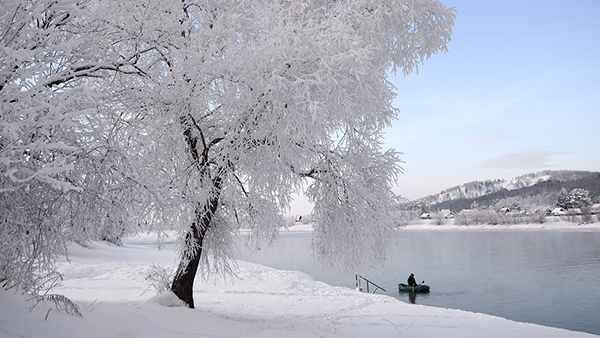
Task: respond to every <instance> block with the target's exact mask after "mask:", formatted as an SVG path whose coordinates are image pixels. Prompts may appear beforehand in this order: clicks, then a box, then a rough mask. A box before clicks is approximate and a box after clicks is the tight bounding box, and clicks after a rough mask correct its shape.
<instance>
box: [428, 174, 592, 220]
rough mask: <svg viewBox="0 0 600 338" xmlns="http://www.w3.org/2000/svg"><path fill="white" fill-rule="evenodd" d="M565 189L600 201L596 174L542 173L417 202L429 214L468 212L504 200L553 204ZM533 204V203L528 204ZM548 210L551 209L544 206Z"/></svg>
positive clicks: (464, 187)
mask: <svg viewBox="0 0 600 338" xmlns="http://www.w3.org/2000/svg"><path fill="white" fill-rule="evenodd" d="M562 188H566V189H567V190H571V189H573V188H583V189H586V190H588V191H589V192H590V196H591V197H592V199H593V200H595V201H597V200H598V198H600V172H590V171H572V170H546V171H541V172H538V173H531V174H526V175H523V176H519V177H516V178H514V179H512V180H503V179H497V180H488V181H474V182H469V183H465V184H462V185H459V186H456V187H453V188H449V189H446V190H444V191H442V192H440V193H439V194H435V195H430V196H427V197H424V198H421V199H419V200H418V201H424V202H426V204H428V205H429V210H430V211H436V210H441V209H450V210H451V211H453V212H458V211H460V210H462V209H469V208H470V207H471V205H473V203H476V204H478V205H480V206H494V205H495V204H497V203H498V202H500V201H503V200H505V199H510V198H512V200H516V199H519V200H528V201H532V200H535V201H537V203H538V204H553V203H554V202H555V201H556V200H555V198H556V196H557V195H558V192H559V191H560V190H561V189H562ZM530 203H534V202H530ZM548 206H551V205H548Z"/></svg>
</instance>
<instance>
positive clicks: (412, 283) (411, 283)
mask: <svg viewBox="0 0 600 338" xmlns="http://www.w3.org/2000/svg"><path fill="white" fill-rule="evenodd" d="M416 285H419V284H417V282H416V281H415V277H413V276H410V277H408V286H416Z"/></svg>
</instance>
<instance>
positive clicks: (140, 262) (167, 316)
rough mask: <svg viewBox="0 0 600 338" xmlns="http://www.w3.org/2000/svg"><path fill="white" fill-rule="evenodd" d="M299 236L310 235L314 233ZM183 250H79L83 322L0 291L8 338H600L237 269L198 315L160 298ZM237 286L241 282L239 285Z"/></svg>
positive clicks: (64, 267)
mask: <svg viewBox="0 0 600 338" xmlns="http://www.w3.org/2000/svg"><path fill="white" fill-rule="evenodd" d="M290 231H310V229H309V226H302V227H298V228H295V229H294V227H291V228H290ZM174 243H175V241H173V242H171V243H167V245H166V249H164V250H157V249H156V248H155V244H154V239H153V238H152V236H138V237H135V238H130V239H126V240H125V241H124V244H125V245H124V246H123V247H115V246H110V245H108V244H106V243H94V244H93V245H92V246H91V247H90V248H82V247H78V246H71V247H70V254H69V258H70V262H67V261H66V260H62V261H61V262H60V265H59V267H60V271H61V272H62V273H63V275H64V280H63V281H62V285H61V286H59V287H56V288H54V290H53V292H55V293H58V294H63V295H65V296H67V297H69V298H70V299H71V300H73V301H75V302H76V303H77V304H78V306H79V310H80V312H81V314H82V315H83V317H75V316H71V315H68V314H66V313H64V312H58V311H56V310H54V307H53V306H52V304H44V303H41V304H38V305H37V306H35V307H34V304H33V303H32V302H31V301H26V299H25V297H23V296H20V295H15V294H14V293H11V292H8V291H3V290H2V291H0V336H2V337H6V338H13V337H15V338H16V337H32V338H33V337H61V338H75V337H150V338H152V337H401V336H404V337H482V336H485V337H491V338H494V337H498V338H500V337H597V336H594V335H590V334H586V333H580V332H573V331H567V330H562V329H555V328H549V327H544V326H539V325H534V324H526V323H519V322H515V321H511V320H507V319H504V318H500V317H494V316H489V315H484V314H479V313H472V312H467V311H460V310H451V309H444V308H435V307H428V306H422V305H416V304H407V303H404V302H401V301H399V300H397V299H394V298H392V297H389V296H385V295H377V294H368V293H361V292H358V291H356V290H354V289H349V288H343V287H333V286H330V285H327V284H324V283H321V282H318V281H315V280H313V279H312V278H310V277H309V276H308V275H306V274H304V273H302V272H298V271H285V270H275V269H271V268H268V267H265V266H261V265H256V264H251V263H247V262H242V261H240V262H238V263H239V269H238V271H237V277H238V278H237V279H235V280H233V281H227V282H225V281H223V280H221V279H218V280H210V281H206V282H203V281H201V280H197V282H196V285H195V290H194V297H195V299H196V309H194V310H191V309H187V308H184V307H172V305H174V303H175V302H174V301H173V299H172V298H170V297H169V296H168V294H167V295H162V296H158V297H155V296H154V295H153V293H152V291H151V290H148V289H149V283H150V282H149V281H148V280H147V279H146V278H147V276H148V275H149V274H150V273H151V272H152V266H151V265H152V264H158V265H160V266H163V267H165V268H168V269H172V268H173V266H174V265H175V263H176V262H177V255H176V253H175V251H174V250H173V249H174ZM231 282H233V283H231Z"/></svg>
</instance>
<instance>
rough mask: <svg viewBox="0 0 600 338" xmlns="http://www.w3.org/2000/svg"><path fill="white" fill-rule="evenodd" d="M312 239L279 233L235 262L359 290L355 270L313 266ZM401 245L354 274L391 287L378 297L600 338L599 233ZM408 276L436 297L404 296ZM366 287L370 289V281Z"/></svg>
mask: <svg viewBox="0 0 600 338" xmlns="http://www.w3.org/2000/svg"><path fill="white" fill-rule="evenodd" d="M311 236H312V233H310V232H289V233H282V234H281V235H280V237H279V239H278V241H277V242H276V243H275V244H274V245H273V246H272V247H266V248H263V249H262V250H261V251H259V252H257V253H249V252H247V251H245V250H243V249H241V250H240V251H238V253H237V257H236V258H238V259H241V260H245V261H249V262H255V263H259V264H263V265H266V266H270V267H273V268H276V269H285V270H299V271H303V272H305V273H307V274H308V275H310V276H311V277H313V278H314V279H316V280H319V281H323V282H326V283H328V284H331V285H336V286H345V287H352V288H354V287H355V283H356V281H355V273H348V274H345V275H344V274H339V273H337V272H335V271H328V270H326V269H324V268H322V267H321V266H320V265H319V264H317V263H315V262H314V260H313V258H312V255H311V248H310V240H311ZM240 248H242V246H240ZM398 248H399V250H398V251H397V252H393V253H391V255H390V259H389V261H387V262H386V263H384V265H383V267H382V268H381V269H370V270H364V271H358V272H356V273H358V274H360V275H362V276H363V277H365V278H367V279H369V280H370V281H372V282H374V283H376V284H377V285H379V286H381V287H382V288H384V289H385V290H386V291H385V292H383V291H381V290H378V291H377V293H380V294H381V293H383V294H387V295H389V296H392V297H395V298H398V299H400V300H402V301H405V302H415V303H417V304H423V305H429V306H436V307H444V308H452V309H461V310H466V311H473V312H480V313H487V314H491V315H496V316H500V317H504V318H508V319H512V320H515V321H520V322H528V323H535V324H540V325H546V326H552V327H559V328H565V329H569V330H575V331H584V332H589V333H594V334H599V335H600V317H599V314H600V232H596V231H555V230H552V231H543V230H531V231H528V230H517V231H513V230H496V231H486V230H468V231H448V230H429V231H428V230H420V231H403V232H402V239H401V240H400V241H399V243H398ZM410 273H414V274H415V277H416V279H417V280H418V281H419V282H421V281H422V280H425V282H426V284H428V285H429V286H430V287H431V292H430V293H429V294H418V295H417V296H416V298H411V297H410V295H409V294H407V293H399V292H398V287H397V285H398V283H400V282H402V283H405V282H406V279H407V278H408V275H409V274H410ZM361 286H363V288H364V289H366V282H364V281H362V282H361ZM370 290H371V291H373V288H372V286H370Z"/></svg>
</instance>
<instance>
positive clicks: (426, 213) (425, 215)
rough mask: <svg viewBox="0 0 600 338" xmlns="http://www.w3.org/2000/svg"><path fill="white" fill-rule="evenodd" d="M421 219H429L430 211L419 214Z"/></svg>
mask: <svg viewBox="0 0 600 338" xmlns="http://www.w3.org/2000/svg"><path fill="white" fill-rule="evenodd" d="M421 219H431V214H430V213H428V212H424V213H423V214H422V215H421Z"/></svg>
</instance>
